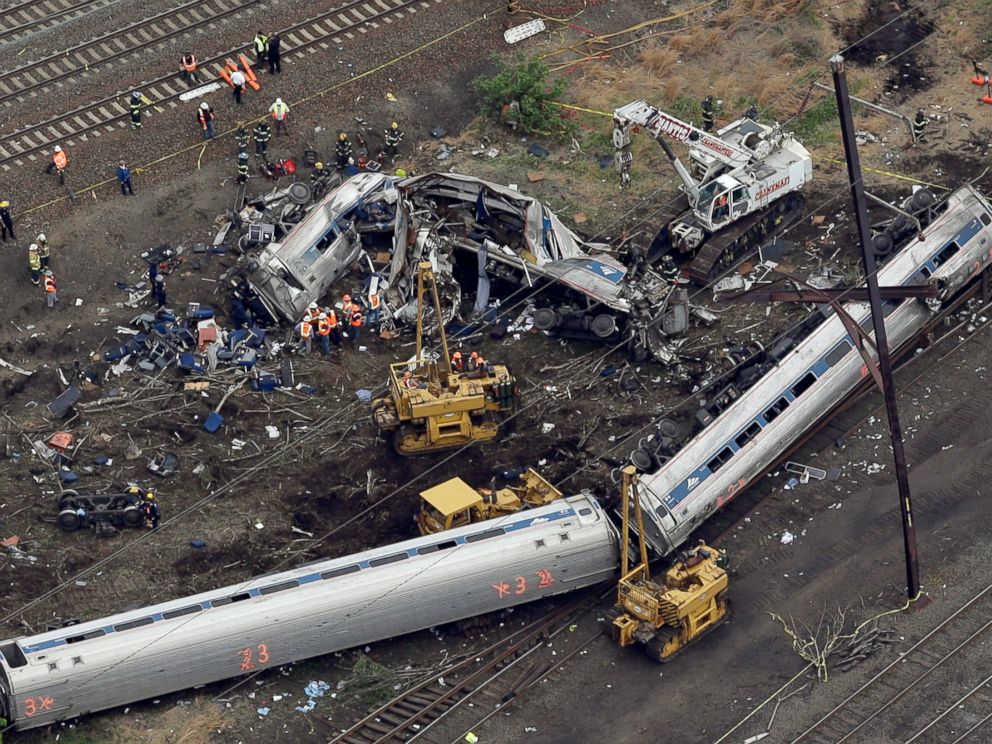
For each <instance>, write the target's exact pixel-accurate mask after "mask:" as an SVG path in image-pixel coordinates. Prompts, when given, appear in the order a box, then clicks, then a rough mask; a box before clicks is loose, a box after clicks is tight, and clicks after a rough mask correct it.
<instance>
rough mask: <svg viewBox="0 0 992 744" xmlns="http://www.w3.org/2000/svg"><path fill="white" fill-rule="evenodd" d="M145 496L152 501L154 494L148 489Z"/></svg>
mask: <svg viewBox="0 0 992 744" xmlns="http://www.w3.org/2000/svg"><path fill="white" fill-rule="evenodd" d="M145 498H146V499H148V500H149V501H154V500H155V494H154V493H152V492H151V491H149V492H148V493H146V494H145Z"/></svg>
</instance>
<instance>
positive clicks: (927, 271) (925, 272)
mask: <svg viewBox="0 0 992 744" xmlns="http://www.w3.org/2000/svg"><path fill="white" fill-rule="evenodd" d="M920 273H921V274H923V276H924V278H926V279H929V278H930V277H931V276H933V272H932V271H930V269H929V268H927V267H926V266H921V267H920Z"/></svg>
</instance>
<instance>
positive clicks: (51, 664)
mask: <svg viewBox="0 0 992 744" xmlns="http://www.w3.org/2000/svg"><path fill="white" fill-rule="evenodd" d="M58 670H59V663H58V662H57V661H50V662H48V671H50V672H57V671H58Z"/></svg>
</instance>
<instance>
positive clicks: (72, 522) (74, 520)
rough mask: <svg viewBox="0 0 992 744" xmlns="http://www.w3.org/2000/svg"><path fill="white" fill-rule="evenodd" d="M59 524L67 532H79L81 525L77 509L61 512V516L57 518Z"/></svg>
mask: <svg viewBox="0 0 992 744" xmlns="http://www.w3.org/2000/svg"><path fill="white" fill-rule="evenodd" d="M55 521H56V522H57V523H58V525H59V527H61V528H62V529H63V530H65V531H66V532H72V531H73V530H78V529H79V525H80V524H81V522H80V519H79V517H78V516H77V515H76V510H75V509H63V510H62V511H60V512H59V515H58V516H57V517H56V518H55Z"/></svg>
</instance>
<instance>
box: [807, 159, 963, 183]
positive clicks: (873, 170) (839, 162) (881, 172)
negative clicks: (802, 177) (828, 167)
mask: <svg viewBox="0 0 992 744" xmlns="http://www.w3.org/2000/svg"><path fill="white" fill-rule="evenodd" d="M817 160H823V161H825V162H827V163H834V164H836V165H847V162H846V161H844V160H837V159H835V158H823V157H817ZM861 170H863V171H868V172H869V173H877V174H878V175H880V176H888V177H889V178H898V179H899V180H900V181H911V182H912V183H918V184H920V185H921V186H932V187H933V188H935V189H941V190H943V191H950V190H951V189H950V187H948V186H941V185H940V184H939V183H930V182H929V181H921V180H920V179H919V178H913V177H912V176H904V175H902V174H900V173H893V172H892V171H884V170H879V169H878V168H869V167H867V166H864V165H862V166H861Z"/></svg>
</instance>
